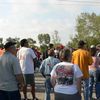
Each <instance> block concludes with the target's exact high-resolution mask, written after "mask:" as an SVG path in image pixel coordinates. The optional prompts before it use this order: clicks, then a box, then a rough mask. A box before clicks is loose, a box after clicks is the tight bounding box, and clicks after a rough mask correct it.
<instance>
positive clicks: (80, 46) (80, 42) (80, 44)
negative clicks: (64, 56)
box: [78, 40, 86, 48]
mask: <svg viewBox="0 0 100 100" xmlns="http://www.w3.org/2000/svg"><path fill="white" fill-rule="evenodd" d="M85 44H86V43H85V42H84V41H83V40H80V41H79V42H78V48H82V47H84V45H85Z"/></svg>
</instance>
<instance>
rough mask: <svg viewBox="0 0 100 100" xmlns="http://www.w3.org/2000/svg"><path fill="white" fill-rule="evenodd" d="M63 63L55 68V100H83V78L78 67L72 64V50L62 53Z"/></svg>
mask: <svg viewBox="0 0 100 100" xmlns="http://www.w3.org/2000/svg"><path fill="white" fill-rule="evenodd" d="M60 59H61V61H62V62H61V63H58V64H57V65H55V66H54V67H53V70H52V71H51V81H52V85H53V86H54V91H55V100H75V99H76V100H81V77H82V76H83V74H82V72H81V70H80V69H79V67H78V65H75V64H72V63H70V62H69V61H70V50H69V49H63V50H62V51H61V52H60Z"/></svg>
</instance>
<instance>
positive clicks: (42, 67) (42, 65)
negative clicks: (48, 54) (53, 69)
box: [39, 60, 45, 77]
mask: <svg viewBox="0 0 100 100" xmlns="http://www.w3.org/2000/svg"><path fill="white" fill-rule="evenodd" d="M39 70H40V73H41V74H42V76H43V77H45V73H44V71H45V61H44V60H43V61H42V63H41V65H40V69H39Z"/></svg>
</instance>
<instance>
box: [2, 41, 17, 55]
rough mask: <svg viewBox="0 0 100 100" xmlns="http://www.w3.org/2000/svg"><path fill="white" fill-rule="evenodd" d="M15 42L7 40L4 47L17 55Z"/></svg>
mask: <svg viewBox="0 0 100 100" xmlns="http://www.w3.org/2000/svg"><path fill="white" fill-rule="evenodd" d="M15 44H16V43H15V42H12V41H7V42H5V44H4V48H5V50H6V51H9V52H11V53H12V54H14V55H16V47H15Z"/></svg>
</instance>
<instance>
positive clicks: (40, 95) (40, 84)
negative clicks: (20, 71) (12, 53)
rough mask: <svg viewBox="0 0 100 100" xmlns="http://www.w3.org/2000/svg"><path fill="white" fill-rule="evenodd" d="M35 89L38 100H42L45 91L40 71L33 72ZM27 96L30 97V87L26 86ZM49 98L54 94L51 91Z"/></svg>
mask: <svg viewBox="0 0 100 100" xmlns="http://www.w3.org/2000/svg"><path fill="white" fill-rule="evenodd" d="M35 84H36V86H35V89H36V96H37V97H38V98H39V100H44V92H45V88H44V78H43V77H42V76H41V74H40V73H35ZM21 94H22V95H21V96H22V98H23V93H22V92H21ZM27 95H28V98H29V99H32V96H31V93H30V87H29V88H28V93H27ZM93 96H94V97H95V93H94V94H93ZM51 100H54V95H53V93H51ZM82 100H84V99H83V94H82Z"/></svg>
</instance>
